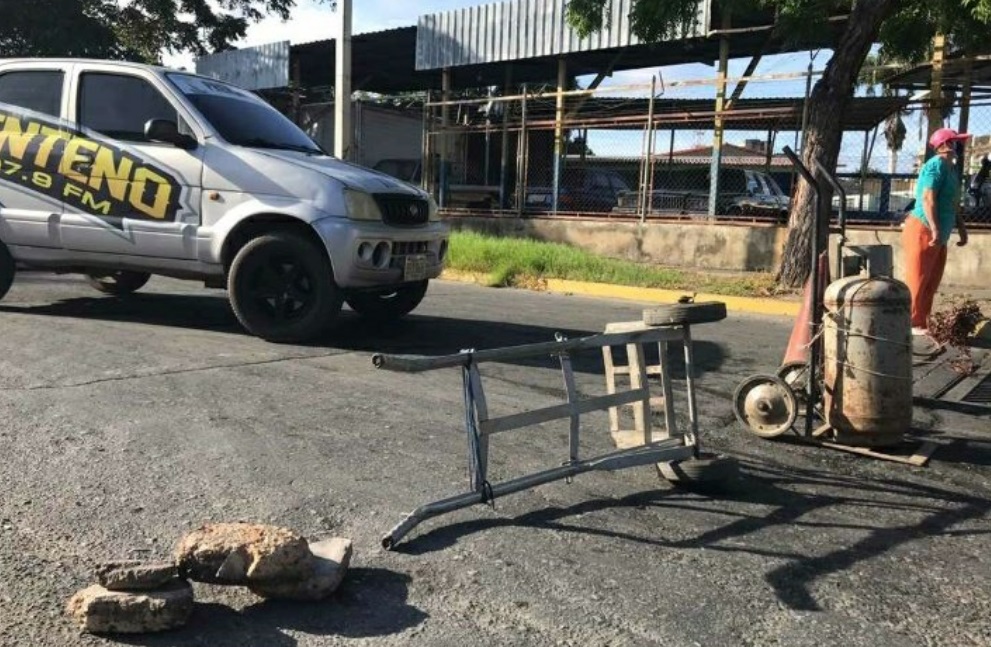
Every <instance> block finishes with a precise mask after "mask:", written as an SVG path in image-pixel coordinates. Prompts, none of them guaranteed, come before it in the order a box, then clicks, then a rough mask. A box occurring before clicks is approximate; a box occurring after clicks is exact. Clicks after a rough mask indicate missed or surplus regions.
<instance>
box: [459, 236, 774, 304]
mask: <svg viewBox="0 0 991 647" xmlns="http://www.w3.org/2000/svg"><path fill="white" fill-rule="evenodd" d="M448 267H449V268H450V269H452V270H456V271H461V272H472V273H479V274H486V275H488V277H489V281H488V284H489V285H490V286H493V287H509V286H514V287H534V286H535V285H539V283H540V281H541V280H542V279H566V280H571V281H585V282H589V283H609V284H612V285H628V286H633V287H644V288H665V289H670V290H685V291H689V292H710V293H713V294H722V295H727V296H768V295H770V294H773V293H774V292H775V284H774V277H773V276H772V275H770V274H766V273H756V272H754V273H748V274H745V275H738V274H721V273H702V272H694V271H686V270H677V269H670V268H663V267H656V266H651V265H645V264H641V263H634V262H631V261H623V260H619V259H614V258H607V257H604V256H598V255H596V254H593V253H592V252H589V251H586V250H584V249H580V248H578V247H572V246H570V245H563V244H560V243H545V242H541V241H536V240H531V239H526V238H498V237H494V236H485V235H482V234H477V233H473V232H465V231H461V232H452V235H451V251H450V255H449V257H448Z"/></svg>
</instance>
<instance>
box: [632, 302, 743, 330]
mask: <svg viewBox="0 0 991 647" xmlns="http://www.w3.org/2000/svg"><path fill="white" fill-rule="evenodd" d="M725 318H726V304H725V303H723V302H722V301H709V302H707V303H673V304H670V305H664V306H657V307H654V308H647V309H646V310H644V311H643V322H644V323H645V324H647V325H648V326H685V325H691V324H702V323H712V322H714V321H722V320H723V319H725Z"/></svg>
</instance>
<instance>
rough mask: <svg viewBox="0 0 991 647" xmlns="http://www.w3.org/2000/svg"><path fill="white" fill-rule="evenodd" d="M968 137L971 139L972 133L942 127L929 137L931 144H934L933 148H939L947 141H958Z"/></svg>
mask: <svg viewBox="0 0 991 647" xmlns="http://www.w3.org/2000/svg"><path fill="white" fill-rule="evenodd" d="M967 139H970V135H968V134H966V133H958V132H957V131H955V130H953V129H952V128H940V129H939V130H937V131H936V132H934V133H933V134H932V137H930V138H929V145H930V146H932V148H933V150H937V149H939V147H940V146H942V145H943V144H945V143H947V142H958V141H964V140H967Z"/></svg>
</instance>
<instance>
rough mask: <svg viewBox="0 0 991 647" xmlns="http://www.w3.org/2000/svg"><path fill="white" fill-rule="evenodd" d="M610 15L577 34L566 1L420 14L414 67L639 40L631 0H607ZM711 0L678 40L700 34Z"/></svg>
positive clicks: (509, 1)
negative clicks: (597, 26)
mask: <svg viewBox="0 0 991 647" xmlns="http://www.w3.org/2000/svg"><path fill="white" fill-rule="evenodd" d="M608 1H609V3H610V12H611V16H612V19H611V20H610V21H609V22H608V24H607V25H606V26H604V27H603V29H602V30H601V31H600V32H597V33H595V34H592V35H591V36H589V37H588V38H579V37H578V34H576V33H575V31H574V30H573V29H571V27H570V26H568V24H567V22H566V20H565V9H566V6H567V0H506V1H504V2H498V3H492V4H487V5H480V6H476V7H466V8H464V9H456V10H454V11H448V12H444V13H437V14H430V15H426V16H421V17H420V19H419V20H418V22H417V38H416V69H417V70H431V69H438V68H445V67H462V66H467V65H484V64H487V63H499V62H505V61H514V60H522V59H530V58H541V57H547V56H561V55H565V54H572V53H576V52H590V51H596V50H603V49H615V48H622V47H630V46H633V45H641V44H643V43H641V41H640V40H639V39H637V38H636V37H635V36H633V35H632V33H631V30H630V19H629V16H630V12H631V10H632V6H633V3H634V1H635V0H608ZM711 3H712V0H700V1H699V10H698V19H697V20H696V23H695V27H694V29H693V30H691V31H690V33H685V34H680V35H679V36H678V39H684V38H696V37H698V38H700V37H704V36H705V33H706V28H707V25H708V16H709V9H710V6H711Z"/></svg>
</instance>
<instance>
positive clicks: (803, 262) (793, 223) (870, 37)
mask: <svg viewBox="0 0 991 647" xmlns="http://www.w3.org/2000/svg"><path fill="white" fill-rule="evenodd" d="M897 6H898V0H857V1H856V2H855V3H854V6H853V9H852V11H851V13H850V17H849V19H848V20H847V23H846V29H845V31H844V32H843V35H842V36H841V37H840V40H839V43H837V46H836V50H835V53H834V54H833V57H832V58H831V59H829V63H828V64H827V65H826V70H825V72H824V73H823V75H822V78H821V79H819V81H818V82H816V84H815V87H814V88H813V90H812V95H811V96H810V97H809V116H808V123H807V126H806V128H807V135H806V140H805V148H804V150H803V151H802V162H803V163H804V164H805V165H806V166H807V167H808V168H809V169H810V170H812V171H813V173H814V172H815V170H814V169H815V165H814V163H813V161H814V160H817V159H818V160H819V161H820V162H821V163H822V164H823V166H825V167H826V168H827V169H835V168H836V161H837V158H838V157H839V152H840V144H841V143H842V140H843V126H842V119H841V118H840V116H841V115H844V114H846V111H847V107H848V104H849V103H850V98H851V97H852V96H853V90H854V88H855V87H856V83H857V76H858V74H859V72H860V69H861V67H862V66H863V64H864V60H865V59H866V58H867V55H868V54H869V53H870V49H871V45H872V44H873V43H874V41H875V39H876V38H877V35H878V32H879V31H880V29H881V23H882V22H883V21H884V19H885V18H887V17H888V16H889V15H890V14H891V13H892V12H894V11H895V8H896V7H897ZM822 189H823V191H822V196H821V198H822V205H823V209H822V215H823V220H822V222H821V223H820V226H819V234H820V236H819V243H820V245H823V246H824V245H825V244H826V241H827V239H828V235H829V234H828V223H829V214H830V213H831V210H832V195H833V193H832V189H831V187H829V185H828V184H827V183H826V182H822ZM815 217H816V205H815V202H814V194H813V192H812V188H811V187H810V186H808V184H807V183H806V182H805V181H804V180H801V179H799V182H798V186H797V190H796V191H795V192H794V194H793V197H792V202H791V214H790V215H789V226H788V240H787V242H786V243H785V249H784V256H783V260H782V263H781V269H780V270H779V271H778V282H779V283H781V284H782V285H784V286H787V287H798V286H801V285H802V284H803V283H805V281H806V279H807V278H808V277H809V274H810V272H811V271H812V225H813V223H814V222H815Z"/></svg>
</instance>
